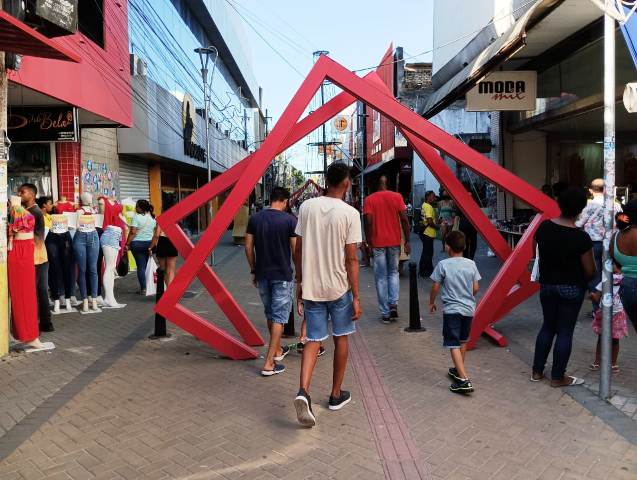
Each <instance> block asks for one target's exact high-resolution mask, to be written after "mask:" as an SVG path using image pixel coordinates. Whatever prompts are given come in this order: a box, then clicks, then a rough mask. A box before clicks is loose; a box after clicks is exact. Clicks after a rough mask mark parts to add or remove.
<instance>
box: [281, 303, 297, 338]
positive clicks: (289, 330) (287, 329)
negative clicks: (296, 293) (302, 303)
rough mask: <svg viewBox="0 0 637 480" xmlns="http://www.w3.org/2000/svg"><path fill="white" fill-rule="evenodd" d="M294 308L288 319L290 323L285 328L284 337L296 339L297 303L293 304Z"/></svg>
mask: <svg viewBox="0 0 637 480" xmlns="http://www.w3.org/2000/svg"><path fill="white" fill-rule="evenodd" d="M292 303H293V306H292V310H290V316H289V317H288V323H286V324H285V326H284V327H283V336H284V337H294V336H296V333H295V331H294V304H296V302H292Z"/></svg>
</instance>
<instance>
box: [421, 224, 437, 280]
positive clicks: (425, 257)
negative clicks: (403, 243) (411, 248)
mask: <svg viewBox="0 0 637 480" xmlns="http://www.w3.org/2000/svg"><path fill="white" fill-rule="evenodd" d="M420 241H421V242H422V252H421V254H420V262H419V263H418V275H420V276H421V277H428V276H430V275H431V274H432V273H433V271H434V263H433V259H434V239H433V238H431V237H429V236H427V235H425V234H424V233H421V234H420Z"/></svg>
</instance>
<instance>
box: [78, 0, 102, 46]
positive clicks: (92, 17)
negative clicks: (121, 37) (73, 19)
mask: <svg viewBox="0 0 637 480" xmlns="http://www.w3.org/2000/svg"><path fill="white" fill-rule="evenodd" d="M77 13H78V27H79V30H80V32H82V33H83V34H84V36H86V37H87V38H89V39H91V40H92V41H93V42H94V43H96V44H97V45H99V46H100V47H102V48H104V0H79V2H78V5H77Z"/></svg>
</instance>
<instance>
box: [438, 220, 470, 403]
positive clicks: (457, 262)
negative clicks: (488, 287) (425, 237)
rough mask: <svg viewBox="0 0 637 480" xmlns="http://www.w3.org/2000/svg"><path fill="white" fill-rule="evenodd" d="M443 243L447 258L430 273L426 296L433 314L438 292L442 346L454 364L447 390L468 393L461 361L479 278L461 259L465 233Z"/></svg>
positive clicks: (468, 383) (468, 382) (466, 380)
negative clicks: (430, 284) (430, 281)
mask: <svg viewBox="0 0 637 480" xmlns="http://www.w3.org/2000/svg"><path fill="white" fill-rule="evenodd" d="M445 242H446V245H445V249H446V251H447V254H448V255H449V258H447V259H445V260H442V261H441V262H439V263H438V265H436V269H435V270H434V272H433V273H432V274H431V279H432V280H433V281H434V284H433V285H432V286H431V294H430V296H429V311H430V312H431V313H434V312H435V311H436V310H437V307H436V297H437V296H438V293H441V295H440V297H441V298H442V325H443V326H442V337H443V343H442V344H443V346H444V347H446V348H448V349H449V351H450V353H451V360H453V364H454V368H450V369H449V372H448V375H449V377H451V379H452V380H453V383H452V384H451V386H450V387H449V390H451V391H452V392H455V393H471V392H473V385H472V384H471V381H470V380H469V377H468V376H467V372H466V371H465V368H464V359H465V355H466V352H467V341H468V340H469V332H470V331H471V321H472V320H473V315H474V313H475V310H476V299H475V295H476V293H477V292H478V289H479V285H478V281H479V280H480V278H481V277H480V273H479V272H478V267H476V264H475V262H474V261H473V260H470V259H468V258H464V257H463V256H462V252H464V249H465V243H466V241H465V236H464V233H462V232H458V231H456V232H451V233H450V234H449V235H448V236H447V238H446V240H445Z"/></svg>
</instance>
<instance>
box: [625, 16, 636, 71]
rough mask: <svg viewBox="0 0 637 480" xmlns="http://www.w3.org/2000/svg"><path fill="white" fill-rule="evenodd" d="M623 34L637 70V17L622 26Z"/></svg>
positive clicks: (631, 18)
mask: <svg viewBox="0 0 637 480" xmlns="http://www.w3.org/2000/svg"><path fill="white" fill-rule="evenodd" d="M622 32H623V33H624V38H625V39H626V45H627V46H628V50H629V51H630V55H631V56H632V57H633V62H635V68H637V16H636V15H633V16H632V17H630V20H628V22H626V23H625V24H624V25H622Z"/></svg>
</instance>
